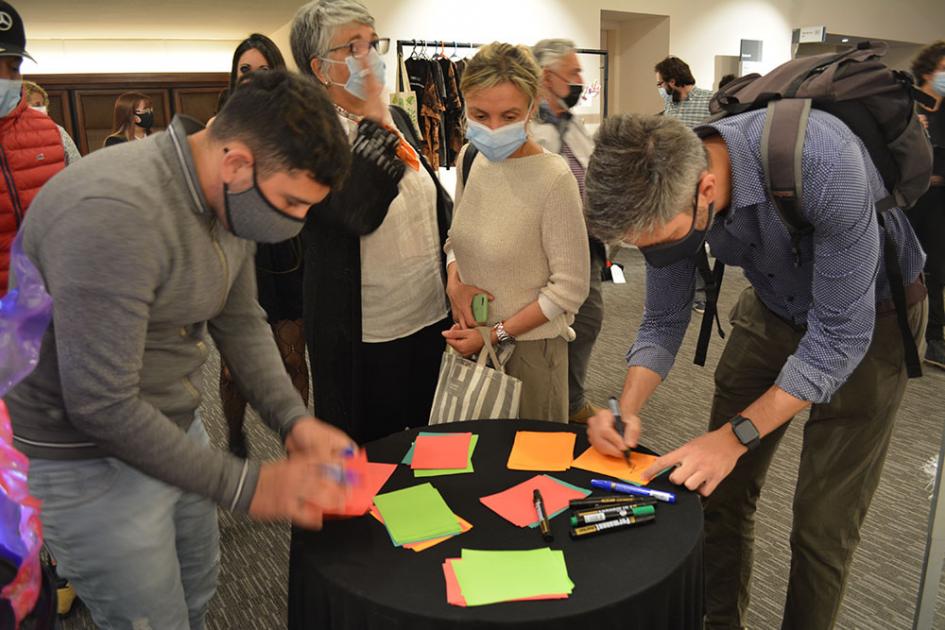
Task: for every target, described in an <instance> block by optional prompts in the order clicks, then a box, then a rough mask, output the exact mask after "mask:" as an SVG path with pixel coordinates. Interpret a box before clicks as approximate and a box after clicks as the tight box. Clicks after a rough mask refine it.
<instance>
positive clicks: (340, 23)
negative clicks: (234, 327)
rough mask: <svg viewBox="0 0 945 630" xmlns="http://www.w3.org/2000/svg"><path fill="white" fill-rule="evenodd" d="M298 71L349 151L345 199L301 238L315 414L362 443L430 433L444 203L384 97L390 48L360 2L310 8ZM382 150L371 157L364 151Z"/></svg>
mask: <svg viewBox="0 0 945 630" xmlns="http://www.w3.org/2000/svg"><path fill="white" fill-rule="evenodd" d="M290 40H291V43H292V55H293V57H294V58H295V63H296V65H297V66H298V67H299V69H300V70H301V71H302V72H303V73H305V74H306V75H309V76H312V77H314V78H315V79H316V80H317V81H318V82H319V83H321V84H322V85H324V86H325V88H326V89H327V90H328V95H329V96H330V97H331V100H332V101H333V102H334V105H335V110H336V111H337V114H338V119H339V120H340V121H341V124H342V126H343V127H344V129H345V130H346V132H347V134H348V138H349V139H350V141H351V145H352V147H353V150H354V157H353V158H352V165H351V175H350V177H349V178H348V180H347V181H346V182H345V185H344V187H343V188H342V189H341V190H338V191H335V192H333V193H332V194H331V196H330V197H328V198H327V199H326V200H325V201H324V202H323V203H320V204H318V205H316V206H315V207H314V208H312V212H311V213H310V214H309V217H308V221H307V223H306V226H305V228H304V230H303V233H302V235H303V240H304V242H305V246H306V247H305V275H304V280H303V283H304V304H305V328H306V331H305V332H306V339H307V340H308V344H309V356H310V357H311V360H312V371H313V379H312V381H313V385H314V392H315V395H314V401H315V412H316V413H317V414H318V416H319V417H321V418H324V419H325V420H326V421H328V422H332V423H335V424H336V425H337V426H339V427H341V428H343V429H345V430H346V431H347V432H348V433H349V434H350V435H351V436H352V437H353V438H354V439H355V440H357V441H358V442H359V443H364V442H368V441H371V440H375V439H378V438H380V437H383V436H386V435H390V434H391V433H395V432H397V431H401V430H403V429H404V428H405V427H417V426H422V425H425V424H427V422H428V419H429V416H430V407H431V406H432V404H433V395H434V393H435V391H436V383H437V376H438V374H439V366H440V360H441V358H442V355H443V350H444V349H445V347H446V346H445V344H444V341H443V337H442V336H441V334H440V333H441V332H442V331H443V330H445V329H446V328H448V327H449V325H450V321H449V318H448V317H447V310H448V309H447V300H446V292H445V276H444V271H445V260H444V258H445V254H444V253H443V250H442V246H443V242H444V241H445V239H446V231H447V229H448V228H449V223H450V216H451V213H452V202H451V201H450V199H449V195H448V194H447V193H446V191H445V190H443V188H442V187H441V186H440V184H439V180H438V178H437V177H436V175H435V173H434V172H433V171H432V169H431V168H430V166H429V164H428V163H427V162H426V161H425V160H423V159H421V156H420V154H419V152H418V146H419V140H418V139H417V138H416V136H415V132H414V128H413V126H412V123H411V122H410V120H409V118H408V116H407V114H406V112H404V111H403V110H401V109H398V108H395V107H390V106H388V105H387V104H385V103H384V102H383V100H382V98H381V89H382V84H383V81H384V62H383V59H382V58H381V55H382V54H384V53H386V52H387V50H388V47H389V44H390V41H389V40H387V39H381V38H379V37H378V34H377V31H376V30H375V26H374V17H373V16H372V15H371V14H370V12H368V10H367V8H365V6H364V5H363V4H362V3H361V2H358V1H357V0H315V1H313V2H308V3H306V4H304V5H303V6H302V7H301V8H299V10H298V12H297V13H296V15H295V19H294V20H293V21H292V28H291V36H290ZM369 142H370V143H376V144H378V145H379V146H380V147H382V148H381V149H379V150H378V151H377V153H376V155H374V156H373V158H372V159H368V157H367V155H365V154H363V153H362V150H361V148H362V147H363V146H364V145H365V144H366V143H369Z"/></svg>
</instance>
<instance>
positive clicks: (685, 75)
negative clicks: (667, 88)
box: [653, 56, 696, 87]
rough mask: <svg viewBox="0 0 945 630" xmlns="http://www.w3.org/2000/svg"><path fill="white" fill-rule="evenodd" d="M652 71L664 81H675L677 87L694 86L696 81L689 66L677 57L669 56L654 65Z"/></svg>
mask: <svg viewBox="0 0 945 630" xmlns="http://www.w3.org/2000/svg"><path fill="white" fill-rule="evenodd" d="M653 69H654V70H656V71H657V72H659V73H660V76H661V77H662V78H663V80H664V81H673V80H675V81H676V85H677V86H679V87H681V86H684V85H695V84H696V79H695V78H694V77H693V76H692V70H690V69H689V64H688V63H686V62H685V61H683V60H682V59H680V58H679V57H673V56H669V57H667V58H666V59H664V60H663V61H661V62H659V63H658V64H656V66H655V67H654V68H653Z"/></svg>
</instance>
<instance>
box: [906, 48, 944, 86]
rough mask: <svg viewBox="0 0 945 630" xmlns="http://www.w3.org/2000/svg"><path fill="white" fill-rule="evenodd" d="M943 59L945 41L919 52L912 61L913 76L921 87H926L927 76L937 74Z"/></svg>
mask: <svg viewBox="0 0 945 630" xmlns="http://www.w3.org/2000/svg"><path fill="white" fill-rule="evenodd" d="M942 57H945V41H937V42H935V43H933V44H929V45H928V46H926V47H925V48H923V49H922V50H920V51H919V54H918V56H916V58H915V59H914V60H913V61H912V76H914V77H915V80H916V83H918V84H919V86H920V87H921V86H923V85H925V75H927V74H929V73H932V72H935V69H936V68H937V67H938V64H940V63H942Z"/></svg>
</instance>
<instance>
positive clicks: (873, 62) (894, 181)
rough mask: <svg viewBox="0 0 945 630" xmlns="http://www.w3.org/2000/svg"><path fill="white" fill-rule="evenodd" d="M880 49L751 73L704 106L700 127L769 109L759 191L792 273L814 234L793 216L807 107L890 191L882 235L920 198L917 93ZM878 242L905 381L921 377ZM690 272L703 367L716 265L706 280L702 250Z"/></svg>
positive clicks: (923, 180) (894, 276)
mask: <svg viewBox="0 0 945 630" xmlns="http://www.w3.org/2000/svg"><path fill="white" fill-rule="evenodd" d="M886 49H887V46H886V44H885V42H878V43H870V42H862V43H860V44H859V45H858V46H857V47H856V48H854V49H852V50H849V51H845V52H842V53H827V54H823V55H815V56H811V57H803V58H800V59H794V60H792V61H788V62H787V63H784V64H782V65H780V66H778V67H777V68H775V69H774V70H772V71H771V72H769V73H768V74H766V75H764V76H760V75H758V74H750V75H747V76H744V77H741V78H739V79H736V80H735V81H732V82H731V83H729V84H727V85H726V86H725V87H724V88H722V89H721V90H719V91H718V93H716V95H715V96H714V97H713V99H712V102H711V103H710V105H709V111H710V112H711V114H712V116H711V117H710V118H709V119H707V120H706V121H705V123H704V125H708V124H711V123H713V122H716V121H718V120H721V119H722V118H725V117H727V116H732V115H735V114H741V113H743V112H747V111H751V110H757V109H762V108H766V109H767V116H766V120H765V128H764V133H763V135H762V140H761V143H762V146H761V157H762V161H763V163H764V171H765V180H766V181H765V184H766V187H767V190H768V194H769V195H770V196H771V199H772V201H773V202H774V205H775V207H776V208H777V210H778V214H779V215H780V217H781V220H782V222H783V223H784V226H785V227H786V228H787V230H788V232H789V233H790V235H791V241H792V249H793V251H794V261H795V264H796V265H797V264H800V257H799V247H798V246H799V243H800V240H801V238H803V237H804V236H806V235H808V234H810V233H811V232H812V231H813V228H812V226H811V225H810V224H808V223H807V221H806V220H805V219H804V217H803V215H802V213H801V211H800V204H801V203H802V200H803V197H802V196H801V192H802V191H801V184H802V182H801V156H802V153H803V150H804V137H805V132H806V130H807V121H808V117H809V115H810V110H811V108H814V109H819V110H823V111H825V112H828V113H830V114H833V115H834V116H836V117H837V118H839V119H840V120H842V121H843V122H844V124H846V125H847V127H849V128H850V130H851V131H852V132H853V133H855V134H856V135H857V136H858V137H859V138H860V140H862V141H863V143H864V144H865V145H866V149H867V151H868V152H869V155H870V158H871V159H872V161H873V164H874V165H875V166H876V168H877V170H878V171H879V173H880V175H881V176H882V178H883V182H884V184H885V186H886V190H888V191H889V196H888V197H886V198H885V199H881V200H879V201H877V202H876V214H877V219H878V221H879V225H880V227H881V228H882V229H885V220H884V218H885V217H884V213H885V212H886V211H887V210H890V209H891V208H901V209H907V208H909V207H911V206H912V205H913V204H914V203H915V202H916V201H917V200H918V199H919V198H920V197H921V196H922V195H923V194H925V192H926V190H928V187H929V181H930V179H931V175H932V146H931V144H930V143H929V140H928V136H927V134H926V132H925V129H924V128H923V127H922V125H921V123H920V122H919V120H918V118H917V117H916V116H915V113H914V111H915V99H916V96H917V94H916V93H917V90H916V89H915V88H914V87H913V81H912V77H911V76H910V75H909V74H907V73H905V72H900V71H897V70H890V69H889V68H887V67H886V66H885V64H883V62H882V61H881V57H882V56H883V55H885V54H886ZM695 131H696V133H697V134H699V135H700V136H703V137H704V136H707V135H710V134H714V133H715V131H714V130H713V129H711V128H709V127H706V126H701V127H698V128H696V129H695ZM884 241H885V246H884V250H883V257H884V260H885V264H886V275H887V277H888V278H889V284H890V289H891V291H892V297H893V301H894V302H895V305H896V316H897V319H898V321H899V328H900V332H901V333H902V340H903V344H904V346H905V360H906V368H907V372H908V374H909V377H910V378H913V377H917V376H921V375H922V367H921V364H920V362H919V353H918V349H917V348H916V344H915V340H914V338H913V336H912V331H911V330H910V328H909V321H908V317H907V313H906V310H907V305H906V295H905V283H904V279H903V277H902V270H901V269H900V266H899V257H898V252H897V251H896V244H895V243H894V242H893V240H892V239H891V238H889V237H888V235H887V238H885V239H884ZM696 266H697V268H698V269H699V272H700V274H702V276H703V278H704V279H705V281H706V309H705V314H704V316H703V321H702V329H701V331H700V333H699V342H698V344H697V347H696V357H695V363H696V364H697V365H705V356H706V350H707V349H708V345H709V337H710V336H711V334H712V322H713V320H714V321H715V322H716V325H717V326H718V328H719V333H720V334H722V330H721V325H720V324H719V321H718V314H717V313H718V310H717V300H718V291H719V285H720V284H721V281H722V275H723V272H724V265H723V264H722V262H721V261H716V265H715V268H714V269H713V270H711V271H710V270H709V262H708V258H707V257H706V254H705V251H704V250H703V251H702V253H701V255H699V254H697V260H696ZM722 336H723V337H724V335H722Z"/></svg>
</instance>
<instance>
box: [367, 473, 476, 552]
mask: <svg viewBox="0 0 945 630" xmlns="http://www.w3.org/2000/svg"><path fill="white" fill-rule="evenodd" d="M374 505H375V506H376V507H377V511H378V512H379V513H380V517H381V518H380V519H379V520H381V521H382V522H383V523H384V526H385V527H386V528H387V533H388V534H390V538H391V541H393V543H394V546H396V547H400V546H402V545H406V544H408V543H421V542H425V541H429V540H432V539H435V538H443V537H449V536H453V535H455V534H459V533H460V532H462V531H463V527H462V525H461V524H460V521H459V518H458V517H457V516H456V515H455V514H453V511H452V510H451V509H450V508H449V506H448V505H447V504H446V501H444V500H443V497H442V496H441V495H440V493H439V491H438V490H437V489H436V488H434V487H433V486H432V485H431V484H429V483H423V484H420V485H419V486H412V487H410V488H404V489H403V490H395V491H394V492H387V493H385V494H379V495H377V496H376V497H374Z"/></svg>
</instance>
